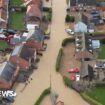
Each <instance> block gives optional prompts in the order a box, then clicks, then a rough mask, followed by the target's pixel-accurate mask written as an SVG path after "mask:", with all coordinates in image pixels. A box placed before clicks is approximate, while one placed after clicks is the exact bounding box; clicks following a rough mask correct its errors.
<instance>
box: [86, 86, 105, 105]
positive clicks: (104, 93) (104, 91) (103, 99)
mask: <svg viewBox="0 0 105 105" xmlns="http://www.w3.org/2000/svg"><path fill="white" fill-rule="evenodd" d="M86 94H87V95H88V96H89V97H91V98H93V99H95V100H97V101H98V102H100V103H101V104H102V105H105V87H96V88H94V89H92V90H90V91H88V92H86Z"/></svg>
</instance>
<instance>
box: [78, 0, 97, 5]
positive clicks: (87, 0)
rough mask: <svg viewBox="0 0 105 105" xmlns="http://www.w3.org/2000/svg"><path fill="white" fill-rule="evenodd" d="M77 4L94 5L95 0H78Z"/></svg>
mask: <svg viewBox="0 0 105 105" xmlns="http://www.w3.org/2000/svg"><path fill="white" fill-rule="evenodd" d="M78 4H84V5H90V6H91V5H96V0H78Z"/></svg>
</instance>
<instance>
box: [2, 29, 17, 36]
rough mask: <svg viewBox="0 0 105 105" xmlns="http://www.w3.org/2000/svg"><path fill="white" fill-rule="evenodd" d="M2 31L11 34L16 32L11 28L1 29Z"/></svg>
mask: <svg viewBox="0 0 105 105" xmlns="http://www.w3.org/2000/svg"><path fill="white" fill-rule="evenodd" d="M3 32H6V33H8V34H11V35H14V34H16V31H14V30H12V29H3Z"/></svg>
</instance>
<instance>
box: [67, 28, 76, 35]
mask: <svg viewBox="0 0 105 105" xmlns="http://www.w3.org/2000/svg"><path fill="white" fill-rule="evenodd" d="M65 32H67V33H68V34H70V35H74V31H73V30H72V29H69V28H67V29H65Z"/></svg>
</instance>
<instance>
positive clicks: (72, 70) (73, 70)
mask: <svg viewBox="0 0 105 105" xmlns="http://www.w3.org/2000/svg"><path fill="white" fill-rule="evenodd" d="M67 72H69V73H79V72H80V69H79V68H72V69H68V70H67Z"/></svg>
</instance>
